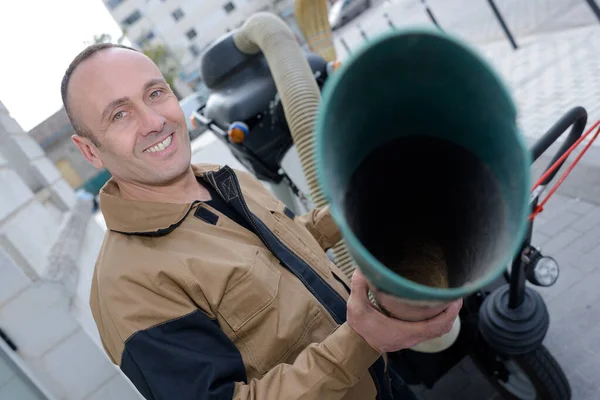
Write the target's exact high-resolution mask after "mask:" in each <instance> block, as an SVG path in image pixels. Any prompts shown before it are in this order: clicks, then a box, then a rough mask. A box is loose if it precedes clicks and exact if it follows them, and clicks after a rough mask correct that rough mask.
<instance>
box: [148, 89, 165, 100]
mask: <svg viewBox="0 0 600 400" xmlns="http://www.w3.org/2000/svg"><path fill="white" fill-rule="evenodd" d="M162 93H163V91H162V90H160V89H158V90H155V91H154V92H152V93H150V98H151V99H155V98H157V97H158V96H160V95H161V94H162Z"/></svg>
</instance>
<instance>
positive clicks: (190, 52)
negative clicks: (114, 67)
mask: <svg viewBox="0 0 600 400" xmlns="http://www.w3.org/2000/svg"><path fill="white" fill-rule="evenodd" d="M103 1H104V4H105V5H106V8H107V9H108V11H109V12H110V14H111V15H112V17H113V18H114V20H115V21H116V22H117V23H118V24H119V26H121V29H122V30H123V31H124V32H125V33H126V36H127V37H128V39H129V40H130V41H131V42H132V43H133V44H134V45H135V46H138V47H140V48H141V47H143V46H144V45H146V44H156V43H162V44H164V45H166V46H167V48H168V49H169V52H170V54H171V55H172V57H173V59H174V60H175V63H176V64H177V67H178V69H179V71H180V78H181V79H182V80H183V81H184V82H185V83H186V84H188V85H189V86H190V87H191V88H192V89H194V90H199V89H200V88H199V87H198V86H199V85H201V78H200V71H199V56H200V54H201V53H202V51H203V50H204V49H205V48H206V47H207V46H209V45H210V44H211V43H212V42H213V41H214V40H215V39H217V38H219V37H220V36H222V35H224V34H225V33H227V32H230V31H231V30H233V29H235V28H237V27H239V26H241V25H242V24H243V23H244V21H245V20H246V19H247V18H248V17H249V16H250V15H252V14H254V13H256V12H258V11H270V12H274V13H277V14H278V15H280V16H282V17H283V18H284V19H285V20H286V21H288V23H290V22H291V23H290V25H291V26H292V28H293V29H294V30H295V31H296V32H298V30H297V29H296V27H295V24H294V23H293V12H292V9H293V0H206V1H198V0H103Z"/></svg>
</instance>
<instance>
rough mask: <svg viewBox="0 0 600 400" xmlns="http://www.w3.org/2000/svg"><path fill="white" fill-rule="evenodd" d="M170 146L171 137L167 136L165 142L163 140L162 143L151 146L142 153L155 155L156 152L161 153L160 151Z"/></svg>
mask: <svg viewBox="0 0 600 400" xmlns="http://www.w3.org/2000/svg"><path fill="white" fill-rule="evenodd" d="M170 144H171V135H169V136H167V138H166V139H165V140H163V141H162V142H160V143H159V144H155V145H154V146H152V147H150V148H149V149H146V150H144V151H145V152H148V153H156V152H157V151H162V150H164V149H166V148H167V147H169V145H170Z"/></svg>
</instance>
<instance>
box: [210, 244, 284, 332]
mask: <svg viewBox="0 0 600 400" xmlns="http://www.w3.org/2000/svg"><path fill="white" fill-rule="evenodd" d="M280 279H281V271H279V270H277V269H275V268H274V267H273V266H270V265H269V264H268V263H267V262H265V260H264V255H262V253H261V252H260V251H259V250H257V251H256V253H255V257H254V262H253V263H252V265H251V266H250V268H249V269H248V271H247V272H246V273H245V274H244V276H242V278H241V279H240V280H239V281H238V282H236V284H235V285H234V287H232V288H229V289H228V290H227V291H226V292H225V293H224V295H223V298H222V299H221V303H220V305H219V314H220V315H221V317H222V318H223V319H224V320H225V321H226V322H227V324H228V325H229V326H230V327H231V329H232V330H233V331H234V332H238V331H239V330H240V329H242V328H243V327H244V326H245V325H246V324H247V323H248V322H249V321H250V320H251V319H253V318H254V317H256V316H257V315H258V314H260V313H261V311H263V310H264V309H265V308H267V307H268V306H269V305H270V304H271V303H272V302H273V300H274V299H275V298H276V297H277V294H278V291H279V280H280Z"/></svg>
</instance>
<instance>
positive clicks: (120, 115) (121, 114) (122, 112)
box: [113, 111, 126, 121]
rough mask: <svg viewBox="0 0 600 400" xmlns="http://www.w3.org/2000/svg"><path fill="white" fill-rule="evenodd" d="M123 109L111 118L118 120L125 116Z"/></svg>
mask: <svg viewBox="0 0 600 400" xmlns="http://www.w3.org/2000/svg"><path fill="white" fill-rule="evenodd" d="M125 114H126V113H125V111H119V112H118V113H116V114H115V115H114V117H113V120H115V121H116V120H119V119H123V118H125Z"/></svg>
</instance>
